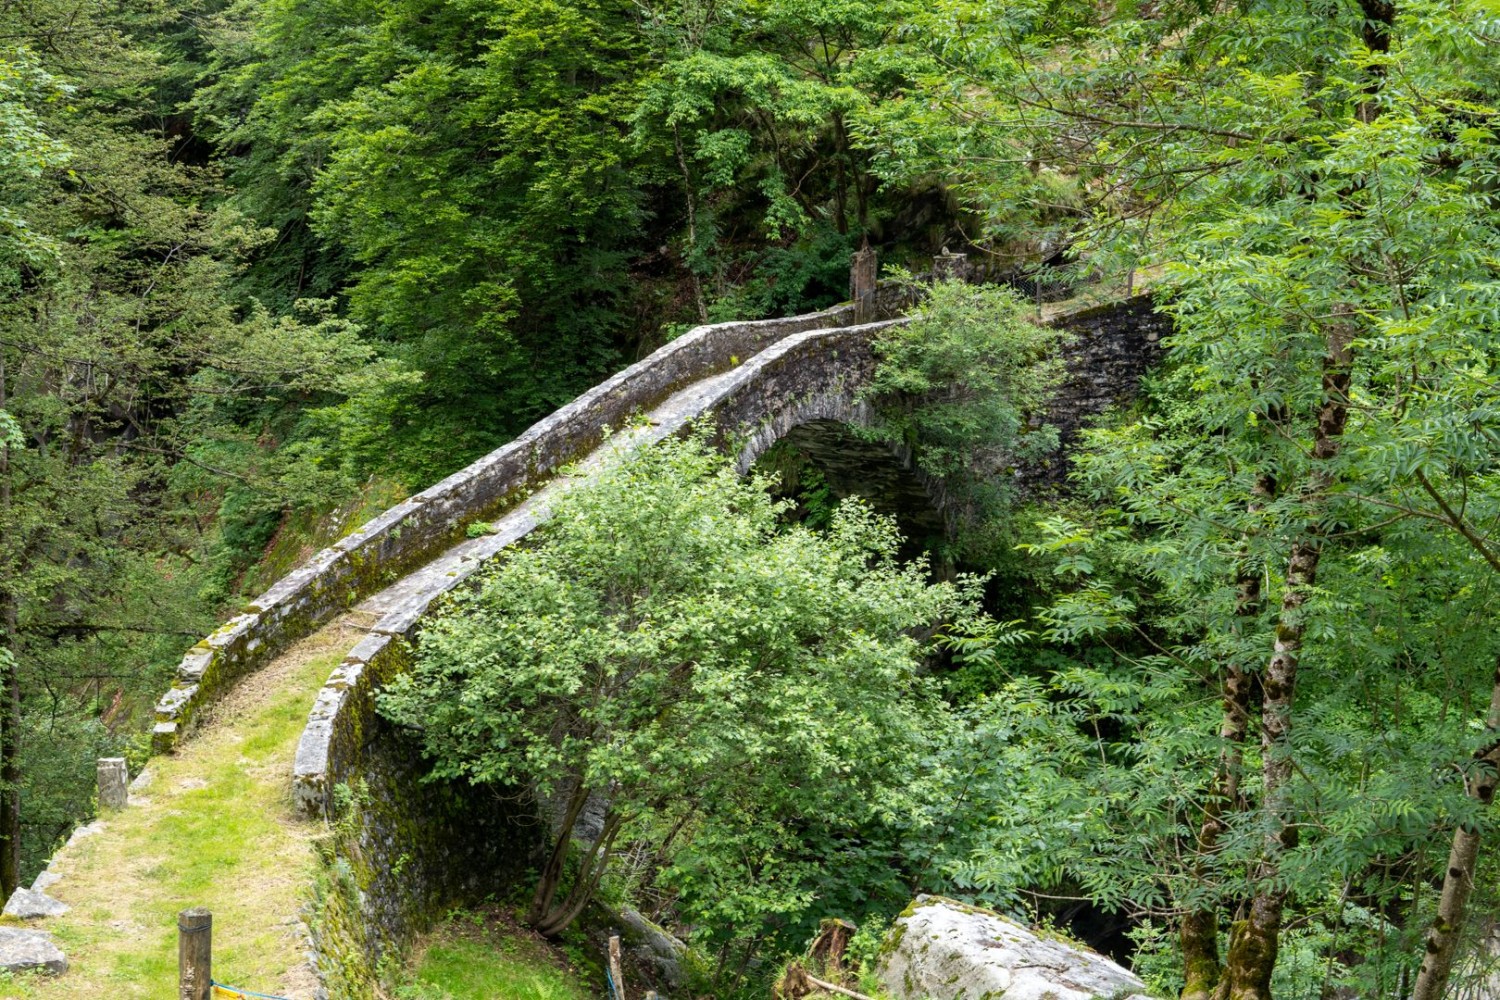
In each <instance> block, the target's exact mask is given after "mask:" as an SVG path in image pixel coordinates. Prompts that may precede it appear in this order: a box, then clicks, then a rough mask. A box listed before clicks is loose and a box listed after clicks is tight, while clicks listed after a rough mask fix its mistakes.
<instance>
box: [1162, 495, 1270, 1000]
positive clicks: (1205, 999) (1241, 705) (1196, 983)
mask: <svg viewBox="0 0 1500 1000" xmlns="http://www.w3.org/2000/svg"><path fill="white" fill-rule="evenodd" d="M1275 488H1276V484H1275V481H1274V480H1273V479H1272V478H1271V477H1270V476H1262V477H1260V479H1259V480H1258V482H1257V483H1256V486H1255V493H1256V499H1255V500H1253V501H1251V503H1250V504H1248V505H1247V509H1248V511H1249V513H1251V514H1252V515H1253V514H1255V513H1256V512H1257V511H1259V510H1260V509H1261V508H1262V506H1263V502H1264V501H1265V500H1266V499H1269V498H1270V496H1271V494H1272V492H1273V491H1274V490H1275ZM1238 564H1239V569H1238V578H1237V580H1236V582H1235V600H1234V614H1235V619H1236V621H1237V624H1238V631H1239V635H1240V637H1243V635H1244V632H1245V628H1246V623H1247V622H1251V621H1252V620H1253V619H1254V618H1256V617H1258V616H1259V615H1260V613H1261V611H1262V609H1263V608H1264V606H1265V601H1264V596H1263V595H1262V593H1261V585H1260V581H1261V575H1262V574H1261V567H1260V565H1259V564H1258V563H1256V562H1255V561H1253V560H1252V559H1251V556H1250V552H1249V542H1248V540H1247V541H1246V542H1245V544H1244V546H1243V548H1242V550H1241V552H1240V556H1239V559H1238ZM1251 687H1252V684H1251V678H1250V674H1249V671H1247V670H1246V669H1245V665H1244V664H1243V663H1242V662H1240V661H1239V660H1238V659H1237V658H1231V659H1230V660H1229V661H1228V662H1226V663H1225V664H1224V669H1223V670H1222V671H1221V673H1220V675H1219V696H1220V702H1221V704H1222V706H1223V715H1222V721H1221V722H1220V723H1219V738H1220V740H1221V741H1222V742H1223V750H1222V752H1221V754H1220V757H1219V775H1218V780H1217V783H1216V786H1217V787H1216V788H1215V789H1214V793H1213V796H1212V797H1211V798H1210V799H1209V801H1208V802H1207V803H1206V804H1205V805H1204V809H1203V822H1202V824H1201V825H1200V826H1199V828H1198V841H1197V856H1198V858H1199V861H1198V871H1199V876H1200V877H1201V876H1202V875H1203V866H1204V864H1205V863H1206V861H1207V859H1208V857H1209V855H1211V854H1212V853H1213V852H1214V851H1215V850H1216V849H1217V847H1218V843H1219V838H1220V837H1221V836H1222V835H1223V833H1224V830H1225V828H1226V826H1227V824H1226V822H1225V819H1224V815H1225V813H1226V812H1231V811H1237V810H1240V809H1242V808H1243V803H1242V802H1241V792H1240V779H1241V776H1242V775H1243V773H1244V764H1245V737H1246V735H1247V734H1248V732H1249V730H1250V691H1251ZM1179 941H1180V944H1181V948H1182V969H1183V988H1182V1000H1210V998H1211V997H1212V996H1213V992H1214V989H1215V987H1217V986H1218V985H1219V979H1220V977H1221V976H1222V975H1223V972H1224V968H1223V965H1222V964H1221V963H1220V961H1219V914H1218V910H1217V909H1216V908H1215V907H1213V906H1203V907H1200V908H1198V909H1196V910H1193V911H1191V912H1189V913H1188V914H1187V916H1185V917H1183V919H1182V927H1181V930H1180V934H1179Z"/></svg>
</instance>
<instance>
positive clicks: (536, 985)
mask: <svg viewBox="0 0 1500 1000" xmlns="http://www.w3.org/2000/svg"><path fill="white" fill-rule="evenodd" d="M593 979H594V977H593V976H592V975H591V974H590V973H589V972H588V971H585V970H584V969H583V968H582V967H581V966H580V964H579V963H578V962H577V961H574V960H572V959H571V958H570V957H569V956H568V955H567V954H565V953H564V952H563V951H560V950H558V949H557V948H555V947H553V946H551V945H549V944H548V943H547V942H545V941H543V940H541V939H539V938H537V937H536V936H534V935H531V934H528V933H527V932H525V931H523V930H521V929H520V928H519V927H517V926H515V925H514V924H513V923H512V922H510V921H508V920H502V921H493V920H489V919H486V918H485V917H483V916H471V915H469V914H457V915H454V916H453V917H451V918H450V919H449V920H448V921H447V922H446V923H444V924H443V925H442V926H441V927H440V928H439V929H438V930H437V931H436V932H435V933H434V934H433V935H432V936H431V938H429V939H428V941H427V942H426V943H425V944H424V945H423V946H422V947H421V948H419V949H418V950H417V953H416V957H415V961H414V962H413V964H412V968H411V969H410V970H409V972H408V973H407V974H406V976H405V980H404V982H403V983H402V984H401V985H400V986H399V987H398V988H397V990H396V993H395V996H396V998H397V1000H493V998H496V997H504V998H505V1000H593V998H595V997H599V996H603V995H604V989H603V981H602V980H600V981H599V982H598V983H595V982H593Z"/></svg>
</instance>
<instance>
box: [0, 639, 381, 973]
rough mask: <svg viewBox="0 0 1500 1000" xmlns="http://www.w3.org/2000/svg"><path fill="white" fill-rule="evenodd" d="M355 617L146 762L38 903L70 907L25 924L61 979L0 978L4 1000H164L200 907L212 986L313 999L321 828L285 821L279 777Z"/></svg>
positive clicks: (249, 684)
mask: <svg viewBox="0 0 1500 1000" xmlns="http://www.w3.org/2000/svg"><path fill="white" fill-rule="evenodd" d="M363 617H365V616H362V615H359V614H358V613H353V614H348V615H345V616H344V617H342V618H340V619H337V620H335V621H334V622H332V623H330V624H329V625H327V626H325V627H324V628H322V629H321V630H320V631H318V632H316V633H314V634H313V635H311V636H309V637H308V638H306V639H304V640H303V641H302V642H299V643H297V644H296V645H295V646H293V647H292V648H291V649H290V650H288V651H287V652H286V653H284V654H282V655H281V656H280V657H279V658H277V659H276V660H274V661H273V662H271V663H270V664H268V665H267V666H266V667H264V668H263V669H261V670H259V671H258V672H256V673H255V674H253V675H251V676H250V677H247V678H246V679H245V680H243V681H242V682H240V683H239V684H238V685H236V686H235V688H234V689H233V691H231V692H230V693H229V694H228V695H227V696H226V697H225V699H224V700H223V701H222V702H221V703H220V704H219V705H218V706H217V707H216V708H215V709H214V713H213V714H214V719H213V722H212V723H211V724H209V725H205V726H203V727H202V728H201V729H199V731H198V733H197V734H196V735H195V736H194V737H193V738H191V739H189V740H188V741H187V742H186V743H185V744H184V745H183V746H182V747H181V749H180V750H179V751H178V752H177V753H176V754H173V755H171V756H165V757H154V758H152V760H151V762H150V764H149V766H148V769H147V770H148V772H149V773H150V779H149V783H148V784H147V785H146V786H145V787H142V788H140V789H138V790H137V791H134V792H132V793H131V797H132V801H131V805H130V806H129V807H128V808H127V809H125V810H124V811H123V812H121V813H119V814H117V815H114V816H111V817H106V818H105V819H104V825H105V827H106V829H105V830H104V831H103V832H101V833H96V834H93V835H91V836H84V837H80V838H77V839H75V840H74V841H73V842H72V843H71V844H70V846H68V847H67V848H65V849H64V850H63V851H62V852H61V853H60V854H59V855H58V856H57V858H56V859H55V861H54V868H55V869H56V870H57V871H59V872H61V873H62V875H63V878H62V880H61V881H59V882H57V883H56V884H54V885H52V886H51V887H50V888H48V889H47V892H48V894H50V895H52V896H55V897H56V898H58V899H60V900H62V901H63V902H64V903H67V904H68V905H69V906H70V907H72V909H71V911H70V912H68V913H66V914H64V915H63V916H61V917H54V918H51V919H45V920H40V921H34V922H32V923H31V924H29V925H28V926H33V927H35V928H37V929H39V930H45V931H50V932H51V933H52V934H53V935H54V936H55V937H56V939H57V942H58V944H59V945H60V946H61V947H62V949H63V951H65V952H66V953H67V955H68V961H69V964H70V968H69V971H68V973H67V974H66V975H64V976H62V977H60V978H57V979H46V978H40V977H31V976H18V977H15V978H12V979H6V978H3V974H0V997H4V998H17V1000H21V998H33V997H35V998H63V997H67V998H72V1000H76V998H79V997H94V996H100V997H105V996H107V997H150V998H153V1000H161V998H162V997H170V996H174V995H176V991H177V926H176V923H177V912H178V911H179V910H182V909H185V908H187V907H189V906H207V907H208V908H209V909H211V910H212V911H213V915H214V941H213V947H214V978H216V979H218V980H219V981H221V982H227V983H230V984H232V985H235V986H239V987H243V988H245V989H249V990H255V991H258V992H261V993H274V994H278V995H281V996H286V997H289V998H291V1000H312V997H313V994H314V991H315V989H316V987H317V983H316V981H315V980H314V978H313V976H312V974H311V972H310V970H309V969H308V968H307V963H306V956H305V952H306V950H307V945H306V942H305V940H304V933H305V932H304V929H303V925H302V922H301V920H300V910H301V906H302V902H303V894H304V893H305V891H306V888H307V886H308V884H309V874H310V872H311V869H312V863H313V862H312V849H311V838H312V836H313V835H314V834H315V833H317V832H318V829H319V828H318V826H317V825H316V824H314V823H311V822H308V821H306V820H303V819H300V818H298V816H297V814H296V813H295V811H294V810H293V808H292V802H291V795H290V785H289V781H288V776H289V775H290V773H291V766H292V754H293V752H294V751H295V749H296V746H297V739H298V737H299V736H300V735H301V733H302V728H303V726H304V725H306V723H307V713H308V710H309V709H310V708H311V706H312V702H313V698H314V696H315V695H316V694H317V692H318V688H319V687H320V686H321V685H322V684H323V682H324V681H325V680H326V679H327V678H328V674H329V672H330V671H331V670H332V669H333V667H334V666H335V665H337V664H338V663H339V661H340V660H342V659H343V656H344V654H345V653H346V652H348V650H349V649H350V648H352V647H353V645H354V643H355V642H357V641H358V639H359V638H360V636H361V635H362V634H363V633H362V631H361V629H360V628H359V627H358V626H357V625H356V620H357V619H362V618H363ZM7 922H8V923H9V922H11V921H9V920H7Z"/></svg>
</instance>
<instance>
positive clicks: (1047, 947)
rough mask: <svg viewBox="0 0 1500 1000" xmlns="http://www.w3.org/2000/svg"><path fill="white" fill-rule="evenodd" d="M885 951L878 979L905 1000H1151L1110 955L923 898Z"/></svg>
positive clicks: (893, 932)
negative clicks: (1001, 999) (1107, 956)
mask: <svg viewBox="0 0 1500 1000" xmlns="http://www.w3.org/2000/svg"><path fill="white" fill-rule="evenodd" d="M881 951H882V955H881V959H880V964H879V966H878V967H877V973H878V975H879V977H880V981H881V983H882V984H883V985H884V986H885V988H886V989H887V990H889V991H890V993H891V995H892V996H894V997H896V998H897V1000H998V998H1000V997H1004V998H1005V1000H1150V998H1149V997H1148V996H1147V995H1146V987H1145V984H1144V983H1142V982H1141V981H1140V980H1139V979H1137V978H1136V977H1135V976H1134V975H1132V974H1131V973H1130V972H1129V971H1128V970H1126V969H1125V968H1123V967H1122V966H1119V965H1116V964H1115V963H1114V962H1111V961H1110V960H1109V959H1107V958H1105V957H1104V956H1102V955H1098V954H1095V953H1094V952H1092V951H1089V950H1087V949H1085V948H1083V947H1081V946H1078V945H1074V944H1069V943H1066V942H1064V941H1060V940H1057V939H1055V938H1052V937H1044V936H1042V935H1039V934H1037V933H1035V932H1033V931H1030V930H1028V929H1026V928H1025V927H1022V926H1021V925H1020V924H1017V923H1015V922H1013V921H1010V920H1007V919H1005V918H1004V917H1002V916H1000V915H999V914H997V913H993V912H991V911H989V910H982V909H979V908H977V907H973V906H965V905H964V904H962V903H958V902H955V901H953V900H951V899H943V898H941V897H937V896H918V897H917V900H916V902H915V903H913V904H912V905H911V906H910V907H909V908H908V909H907V911H906V912H905V913H903V914H902V915H901V917H900V918H899V919H898V920H897V921H896V923H895V925H894V926H893V927H892V928H891V931H890V934H889V935H888V936H887V937H886V940H885V944H884V945H883V947H882V949H881Z"/></svg>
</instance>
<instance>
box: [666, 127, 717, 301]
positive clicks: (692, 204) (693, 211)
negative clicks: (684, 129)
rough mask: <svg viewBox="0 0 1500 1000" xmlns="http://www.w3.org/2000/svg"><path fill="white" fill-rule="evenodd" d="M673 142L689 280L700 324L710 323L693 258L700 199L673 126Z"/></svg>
mask: <svg viewBox="0 0 1500 1000" xmlns="http://www.w3.org/2000/svg"><path fill="white" fill-rule="evenodd" d="M672 142H673V144H674V145H675V146H676V148H677V166H678V169H680V170H681V171H682V191H683V194H684V195H686V197H687V224H688V253H689V259H688V260H687V262H686V263H687V272H688V280H690V281H691V282H692V283H693V304H694V305H696V306H697V307H698V322H700V323H707V322H708V300H707V299H705V298H704V297H703V281H702V279H700V278H699V276H698V271H697V268H695V267H694V265H693V260H692V258H693V257H695V256H697V254H698V197H697V195H695V194H694V193H693V175H692V173H691V172H690V171H689V170H688V162H687V155H686V154H685V153H684V152H683V150H682V133H681V131H680V130H679V129H678V128H677V126H676V125H673V126H672Z"/></svg>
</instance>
